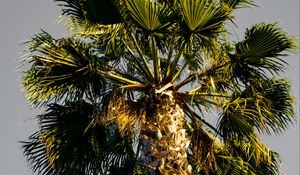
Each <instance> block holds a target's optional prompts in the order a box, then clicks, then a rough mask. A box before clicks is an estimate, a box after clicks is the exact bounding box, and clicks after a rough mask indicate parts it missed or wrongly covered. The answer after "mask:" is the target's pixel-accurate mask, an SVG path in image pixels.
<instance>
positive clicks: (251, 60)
mask: <svg viewBox="0 0 300 175" xmlns="http://www.w3.org/2000/svg"><path fill="white" fill-rule="evenodd" d="M294 48H295V44H294V42H293V40H292V39H291V38H289V37H288V36H287V34H286V33H285V32H283V31H282V30H281V29H279V28H278V27H277V26H276V24H265V23H260V24H256V25H254V26H253V27H252V28H251V29H247V31H246V33H245V40H244V41H241V42H238V43H237V44H236V56H237V59H239V60H240V61H241V62H242V64H245V65H248V66H252V67H254V68H263V69H266V70H269V71H274V72H277V71H281V70H282V68H283V65H284V64H286V62H285V61H284V60H283V59H281V58H279V57H280V56H285V55H286V54H285V52H284V51H290V50H292V49H294ZM261 72H262V71H261Z"/></svg>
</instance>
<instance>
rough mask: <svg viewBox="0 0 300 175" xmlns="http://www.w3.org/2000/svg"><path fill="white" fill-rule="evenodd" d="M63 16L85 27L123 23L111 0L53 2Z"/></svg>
mask: <svg viewBox="0 0 300 175" xmlns="http://www.w3.org/2000/svg"><path fill="white" fill-rule="evenodd" d="M55 1H56V2H59V5H60V6H62V7H63V14H64V15H68V16H71V17H74V18H75V20H76V21H78V22H80V23H82V24H85V25H97V24H105V25H107V24H116V23H120V22H122V21H123V19H122V17H121V14H120V12H119V10H118V9H117V7H116V5H115V2H114V1H113V0H97V1H95V0H55Z"/></svg>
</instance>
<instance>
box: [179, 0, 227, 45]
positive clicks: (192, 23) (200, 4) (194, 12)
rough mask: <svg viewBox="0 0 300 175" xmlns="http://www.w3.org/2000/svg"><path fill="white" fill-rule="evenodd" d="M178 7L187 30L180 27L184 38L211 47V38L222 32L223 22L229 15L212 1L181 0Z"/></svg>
mask: <svg viewBox="0 0 300 175" xmlns="http://www.w3.org/2000/svg"><path fill="white" fill-rule="evenodd" d="M179 9H180V12H181V15H182V18H183V20H184V23H185V25H186V27H187V30H186V29H185V30H183V29H184V28H182V29H181V30H182V34H183V36H184V38H189V39H188V40H187V42H190V43H199V44H200V45H201V46H202V47H203V46H204V47H207V48H209V47H212V44H213V40H214V39H216V38H217V37H218V36H219V34H220V33H222V32H224V28H223V24H224V22H225V20H227V19H228V17H229V14H228V12H227V11H226V10H225V9H223V8H221V7H218V5H217V4H216V3H215V2H212V1H205V0H181V1H179ZM185 40H186V39H185Z"/></svg>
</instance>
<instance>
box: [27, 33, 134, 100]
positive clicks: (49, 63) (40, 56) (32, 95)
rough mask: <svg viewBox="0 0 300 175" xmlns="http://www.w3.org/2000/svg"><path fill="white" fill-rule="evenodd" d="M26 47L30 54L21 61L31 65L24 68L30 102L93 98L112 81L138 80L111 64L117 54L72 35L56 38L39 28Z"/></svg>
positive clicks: (116, 57) (126, 82) (124, 82)
mask: <svg viewBox="0 0 300 175" xmlns="http://www.w3.org/2000/svg"><path fill="white" fill-rule="evenodd" d="M28 47H29V50H30V52H31V55H30V56H29V57H27V58H25V59H24V63H26V64H28V63H30V64H32V66H31V68H30V69H29V70H27V71H25V77H24V82H25V83H24V86H25V89H26V91H27V97H28V100H29V101H30V102H31V103H32V104H33V105H38V104H39V103H41V102H42V103H44V102H47V101H49V100H51V99H54V100H56V101H59V100H60V99H62V98H63V97H66V98H67V99H76V98H77V99H78V98H82V97H83V96H84V95H85V96H86V95H90V94H92V98H97V97H99V95H100V94H101V93H104V92H106V91H107V88H108V87H110V86H111V85H112V81H113V83H114V84H120V85H124V84H125V85H127V84H139V83H138V82H137V81H138V80H137V79H136V78H133V77H131V78H129V77H130V75H128V74H125V73H124V72H122V71H121V70H119V69H118V67H117V66H115V67H113V66H114V65H115V63H118V62H119V59H120V57H118V56H115V55H112V54H104V51H103V49H104V48H103V49H102V47H93V46H91V45H90V44H88V43H84V42H82V41H80V40H78V39H76V38H62V39H59V40H56V39H54V38H52V37H51V36H50V35H49V34H47V33H45V32H43V33H40V34H37V35H36V36H35V37H34V38H33V39H32V40H31V41H30V42H29V46H28ZM112 65H113V66H112ZM128 78H129V79H128ZM108 79H109V80H110V83H108V82H109V81H108Z"/></svg>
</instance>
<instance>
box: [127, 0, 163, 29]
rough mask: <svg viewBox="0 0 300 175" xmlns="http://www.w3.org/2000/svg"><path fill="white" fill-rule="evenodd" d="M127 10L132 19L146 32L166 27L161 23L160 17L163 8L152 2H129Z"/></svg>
mask: <svg viewBox="0 0 300 175" xmlns="http://www.w3.org/2000/svg"><path fill="white" fill-rule="evenodd" d="M126 5H127V8H128V10H129V12H130V14H131V16H132V18H133V19H134V20H135V21H136V22H137V23H138V24H139V25H140V26H141V27H142V28H144V29H145V30H147V31H149V32H153V31H155V30H158V29H160V28H161V27H163V26H164V25H163V24H161V23H160V20H159V18H160V15H161V13H162V12H163V7H162V6H161V5H160V4H158V3H154V2H151V1H150V0H128V1H126Z"/></svg>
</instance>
